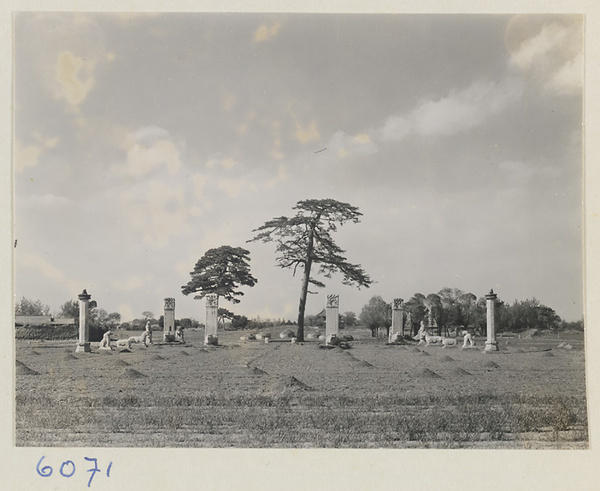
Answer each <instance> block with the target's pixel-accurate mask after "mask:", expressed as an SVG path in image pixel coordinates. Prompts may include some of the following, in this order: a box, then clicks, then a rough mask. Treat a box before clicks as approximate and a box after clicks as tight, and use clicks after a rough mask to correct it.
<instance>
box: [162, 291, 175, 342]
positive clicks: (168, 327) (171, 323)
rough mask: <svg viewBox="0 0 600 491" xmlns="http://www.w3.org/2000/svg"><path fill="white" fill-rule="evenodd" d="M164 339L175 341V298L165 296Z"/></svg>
mask: <svg viewBox="0 0 600 491" xmlns="http://www.w3.org/2000/svg"><path fill="white" fill-rule="evenodd" d="M163 331H164V332H163V341H175V299H174V298H165V318H164V328H163Z"/></svg>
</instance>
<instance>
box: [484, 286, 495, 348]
mask: <svg viewBox="0 0 600 491" xmlns="http://www.w3.org/2000/svg"><path fill="white" fill-rule="evenodd" d="M497 297H498V295H496V294H495V293H494V290H490V293H488V294H487V295H486V296H485V305H486V308H487V339H486V341H485V348H484V351H498V343H497V342H496V326H495V325H494V301H495V300H496V298H497Z"/></svg>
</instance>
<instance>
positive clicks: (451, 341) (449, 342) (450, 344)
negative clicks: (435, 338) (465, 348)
mask: <svg viewBox="0 0 600 491" xmlns="http://www.w3.org/2000/svg"><path fill="white" fill-rule="evenodd" d="M441 342H442V348H454V347H455V346H456V339H455V338H446V337H443V336H442V341H441Z"/></svg>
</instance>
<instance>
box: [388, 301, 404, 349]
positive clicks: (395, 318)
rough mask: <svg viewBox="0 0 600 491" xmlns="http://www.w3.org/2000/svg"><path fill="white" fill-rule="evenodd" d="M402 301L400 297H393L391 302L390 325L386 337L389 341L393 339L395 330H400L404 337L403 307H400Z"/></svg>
mask: <svg viewBox="0 0 600 491" xmlns="http://www.w3.org/2000/svg"><path fill="white" fill-rule="evenodd" d="M402 302H404V300H403V299H402V298H394V301H393V302H392V327H390V335H389V337H388V342H390V343H391V342H393V341H395V334H396V333H397V332H401V333H402V337H404V325H403V324H402V320H403V319H402V318H403V315H402V314H403V313H404V309H403V308H402Z"/></svg>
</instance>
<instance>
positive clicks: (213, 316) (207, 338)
mask: <svg viewBox="0 0 600 491" xmlns="http://www.w3.org/2000/svg"><path fill="white" fill-rule="evenodd" d="M218 314H219V296H218V295H217V294H216V293H209V294H208V295H206V327H205V328H204V344H212V345H216V344H217V343H218V336H217V325H218V324H217V323H218Z"/></svg>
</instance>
